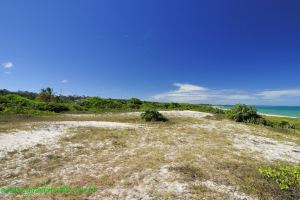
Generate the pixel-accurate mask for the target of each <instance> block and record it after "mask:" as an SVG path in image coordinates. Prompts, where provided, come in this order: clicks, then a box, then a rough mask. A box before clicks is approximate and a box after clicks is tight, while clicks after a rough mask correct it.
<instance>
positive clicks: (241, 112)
mask: <svg viewBox="0 0 300 200" xmlns="http://www.w3.org/2000/svg"><path fill="white" fill-rule="evenodd" d="M226 116H227V117H228V118H229V119H232V120H234V121H236V122H248V123H265V122H264V120H263V119H262V117H261V116H260V115H258V114H257V111H256V109H255V108H254V107H251V106H247V105H244V104H237V105H235V106H234V107H233V108H232V109H230V110H228V111H227V112H226Z"/></svg>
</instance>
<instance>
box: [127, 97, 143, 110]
mask: <svg viewBox="0 0 300 200" xmlns="http://www.w3.org/2000/svg"><path fill="white" fill-rule="evenodd" d="M127 104H128V107H129V108H131V109H140V107H141V105H142V104H143V102H142V101H141V100H139V99H137V98H131V99H129V100H128V102H127Z"/></svg>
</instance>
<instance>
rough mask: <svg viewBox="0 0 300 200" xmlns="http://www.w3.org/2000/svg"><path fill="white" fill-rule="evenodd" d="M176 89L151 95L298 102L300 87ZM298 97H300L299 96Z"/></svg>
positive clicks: (211, 100) (232, 101)
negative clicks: (274, 88) (245, 89)
mask: <svg viewBox="0 0 300 200" xmlns="http://www.w3.org/2000/svg"><path fill="white" fill-rule="evenodd" d="M173 86H175V87H176V89H175V90H171V91H168V92H164V93H160V94H156V95H154V96H152V97H151V100H154V101H163V102H188V103H211V104H236V103H246V104H262V105H269V104H270V105H271V104H277V103H281V104H283V103H287V102H298V100H299V99H298V98H300V89H287V90H263V91H258V92H257V91H256V92H253V91H241V90H233V89H230V90H229V89H221V90H216V89H209V88H205V87H202V86H198V85H192V84H182V83H175V84H173ZM297 97H298V98H297Z"/></svg>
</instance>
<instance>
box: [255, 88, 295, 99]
mask: <svg viewBox="0 0 300 200" xmlns="http://www.w3.org/2000/svg"><path fill="white" fill-rule="evenodd" d="M257 96H260V97H262V98H264V99H278V98H281V97H300V89H287V90H266V91H263V92H259V93H257Z"/></svg>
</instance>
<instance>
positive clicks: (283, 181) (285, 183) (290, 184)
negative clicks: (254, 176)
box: [259, 165, 300, 190]
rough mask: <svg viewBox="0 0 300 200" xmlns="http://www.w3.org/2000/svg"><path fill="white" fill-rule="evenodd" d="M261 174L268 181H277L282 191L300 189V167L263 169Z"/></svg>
mask: <svg viewBox="0 0 300 200" xmlns="http://www.w3.org/2000/svg"><path fill="white" fill-rule="evenodd" d="M259 173H260V174H261V175H262V176H264V177H266V178H267V179H268V180H272V181H275V182H276V183H277V184H278V185H279V187H280V189H282V190H287V189H291V188H294V189H296V188H297V190H299V189H300V165H298V166H297V165H296V166H292V165H286V166H281V165H279V166H276V167H261V168H259Z"/></svg>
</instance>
